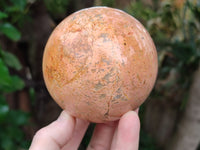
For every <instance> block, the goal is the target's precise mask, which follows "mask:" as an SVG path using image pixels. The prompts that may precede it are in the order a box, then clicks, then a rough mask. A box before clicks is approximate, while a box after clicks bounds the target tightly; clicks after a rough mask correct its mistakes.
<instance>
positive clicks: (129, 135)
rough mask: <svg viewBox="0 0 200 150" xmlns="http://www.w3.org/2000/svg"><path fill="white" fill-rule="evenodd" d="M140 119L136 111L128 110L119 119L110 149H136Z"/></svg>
mask: <svg viewBox="0 0 200 150" xmlns="http://www.w3.org/2000/svg"><path fill="white" fill-rule="evenodd" d="M139 130H140V121H139V117H138V115H137V113H136V112H134V111H129V112H127V113H126V114H125V115H123V116H122V118H121V119H120V121H119V124H118V127H117V129H116V131H115V133H114V137H113V141H112V145H111V150H121V149H125V150H138V144H139Z"/></svg>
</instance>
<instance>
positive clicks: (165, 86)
mask: <svg viewBox="0 0 200 150" xmlns="http://www.w3.org/2000/svg"><path fill="white" fill-rule="evenodd" d="M154 6H155V4H153V6H148V5H144V4H143V3H141V2H132V3H131V5H130V7H128V8H127V10H126V11H127V12H128V13H130V14H131V15H133V16H134V17H136V18H137V19H139V20H140V21H141V22H142V23H143V24H144V26H145V27H146V28H147V29H148V31H149V33H150V34H151V36H152V38H153V39H154V42H155V45H156V47H157V51H158V64H159V72H158V79H157V83H159V84H157V85H156V87H157V88H155V89H154V90H153V92H152V95H151V96H152V97H153V96H154V97H155V96H156V97H157V99H158V97H162V98H161V99H162V100H163V99H167V98H168V97H169V98H170V99H171V98H172V97H174V96H175V95H177V93H181V94H180V95H181V96H180V97H179V100H180V101H181V103H180V106H179V108H180V110H181V111H182V110H184V109H185V107H186V106H187V99H188V89H189V87H190V83H191V79H192V76H193V73H194V72H195V70H196V69H197V67H198V65H199V62H200V19H199V18H200V2H199V1H198V2H194V1H185V3H184V4H183V6H182V7H180V6H176V4H175V3H174V1H167V0H165V1H162V2H160V4H159V7H154ZM176 98H177V97H176ZM171 101H172V100H171ZM142 111H143V113H144V111H145V110H144V108H143V107H142ZM140 149H142V150H144V149H148V150H149V149H152V150H156V147H155V143H154V141H153V139H151V138H150V137H149V136H148V135H147V134H146V133H145V132H143V131H141V139H140Z"/></svg>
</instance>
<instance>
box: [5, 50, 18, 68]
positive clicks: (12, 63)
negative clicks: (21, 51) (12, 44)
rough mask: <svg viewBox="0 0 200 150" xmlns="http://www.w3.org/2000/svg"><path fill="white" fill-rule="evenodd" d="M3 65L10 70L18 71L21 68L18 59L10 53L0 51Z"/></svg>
mask: <svg viewBox="0 0 200 150" xmlns="http://www.w3.org/2000/svg"><path fill="white" fill-rule="evenodd" d="M1 54H2V57H3V58H2V59H3V61H4V63H5V64H6V65H7V66H8V67H11V68H14V69H16V70H20V69H21V68H22V66H21V64H20V62H19V60H18V58H17V57H16V56H15V55H13V54H12V53H10V52H6V51H1Z"/></svg>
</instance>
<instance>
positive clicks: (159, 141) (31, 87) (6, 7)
mask: <svg viewBox="0 0 200 150" xmlns="http://www.w3.org/2000/svg"><path fill="white" fill-rule="evenodd" d="M91 6H109V7H115V8H119V9H122V10H124V11H126V12H127V13H129V14H130V15H132V16H134V17H135V18H137V19H138V20H140V21H141V22H142V24H143V25H144V26H145V27H146V28H147V30H148V31H149V33H150V34H151V36H152V38H153V40H154V42H155V45H156V48H157V51H158V61H159V73H158V79H157V82H156V85H155V88H154V90H153V92H152V93H151V95H150V97H149V98H148V100H147V101H146V102H145V103H144V104H143V105H142V106H141V108H140V112H139V115H140V119H141V126H142V127H141V134H140V148H139V149H140V150H161V149H167V150H184V149H185V150H200V67H199V60H200V1H199V0H160V1H158V0H0V149H2V150H13V149H16V150H21V149H28V147H29V145H30V142H31V139H32V137H33V135H34V133H35V132H36V131H37V130H38V129H39V128H41V127H43V126H45V125H47V124H49V123H50V122H51V121H53V120H55V119H56V118H57V116H58V115H59V113H60V112H61V109H60V108H59V107H58V106H57V104H55V102H54V101H53V100H52V99H51V97H50V96H49V94H48V92H47V90H46V88H45V85H44V81H43V77H42V68H41V64H42V55H43V50H44V46H45V44H46V42H47V39H48V37H49V35H50V34H51V32H52V30H53V29H54V28H55V26H56V25H57V24H58V23H59V22H60V21H61V20H62V19H64V18H65V17H66V16H68V15H70V14H71V13H73V12H75V11H77V10H79V9H82V8H86V7H91ZM94 126H95V125H94V124H91V125H90V127H89V128H88V131H87V133H86V135H85V137H84V139H83V141H82V143H81V145H80V148H79V149H80V150H82V149H86V147H87V144H88V143H89V140H90V138H91V135H92V131H93V128H94Z"/></svg>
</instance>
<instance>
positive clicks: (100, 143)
mask: <svg viewBox="0 0 200 150" xmlns="http://www.w3.org/2000/svg"><path fill="white" fill-rule="evenodd" d="M88 125H89V122H87V121H84V120H81V119H77V118H74V117H72V116H71V115H69V114H68V113H66V112H65V111H63V112H62V113H61V114H60V116H59V117H58V119H57V120H56V121H54V122H52V123H51V124H50V125H48V126H46V127H44V128H42V129H40V130H39V131H38V132H37V133H36V134H35V136H34V138H33V141H32V144H31V147H30V149H29V150H41V149H44V150H76V149H78V147H79V145H80V143H81V140H82V138H83V136H84V134H85V132H86V130H87V127H88ZM139 130H140V121H139V117H138V114H137V112H135V111H129V112H127V113H125V114H124V115H123V116H122V117H121V119H120V120H119V121H115V122H110V123H107V124H104V123H100V124H97V125H96V127H95V130H94V132H93V136H92V139H91V141H90V143H89V145H88V148H87V150H122V149H123V150H138V143H139Z"/></svg>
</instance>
